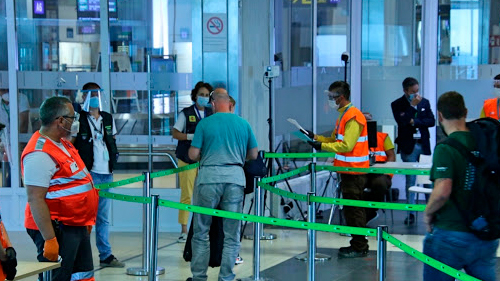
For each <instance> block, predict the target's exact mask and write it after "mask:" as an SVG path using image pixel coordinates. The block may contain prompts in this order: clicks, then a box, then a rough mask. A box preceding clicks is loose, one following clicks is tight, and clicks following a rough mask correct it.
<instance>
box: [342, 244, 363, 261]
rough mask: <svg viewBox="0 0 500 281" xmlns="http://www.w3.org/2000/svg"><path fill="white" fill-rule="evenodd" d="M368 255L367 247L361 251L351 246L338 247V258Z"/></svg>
mask: <svg viewBox="0 0 500 281" xmlns="http://www.w3.org/2000/svg"><path fill="white" fill-rule="evenodd" d="M366 256H368V249H366V250H363V251H356V250H354V248H353V247H352V246H349V247H342V248H340V249H339V253H338V257H339V258H362V257H366Z"/></svg>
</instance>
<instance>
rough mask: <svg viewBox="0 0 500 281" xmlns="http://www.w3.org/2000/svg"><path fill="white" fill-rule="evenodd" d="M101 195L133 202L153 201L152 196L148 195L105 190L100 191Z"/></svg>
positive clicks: (144, 202)
mask: <svg viewBox="0 0 500 281" xmlns="http://www.w3.org/2000/svg"><path fill="white" fill-rule="evenodd" d="M99 196H101V197H105V198H110V199H115V200H120V201H125V202H132V203H142V204H149V203H151V198H148V197H142V196H133V195H124V194H116V193H111V192H108V191H104V190H101V191H99Z"/></svg>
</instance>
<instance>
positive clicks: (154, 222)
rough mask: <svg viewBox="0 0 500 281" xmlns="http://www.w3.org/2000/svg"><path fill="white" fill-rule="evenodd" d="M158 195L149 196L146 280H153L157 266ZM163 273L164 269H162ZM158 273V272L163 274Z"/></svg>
mask: <svg viewBox="0 0 500 281" xmlns="http://www.w3.org/2000/svg"><path fill="white" fill-rule="evenodd" d="M159 197H160V196H159V195H158V194H154V195H152V196H151V197H150V198H151V209H150V211H151V214H152V216H151V222H150V224H151V230H150V232H149V240H150V242H149V246H150V249H149V268H148V280H149V281H155V279H156V275H157V268H158V216H159V210H158V200H159ZM163 273H165V271H163ZM163 273H160V274H163Z"/></svg>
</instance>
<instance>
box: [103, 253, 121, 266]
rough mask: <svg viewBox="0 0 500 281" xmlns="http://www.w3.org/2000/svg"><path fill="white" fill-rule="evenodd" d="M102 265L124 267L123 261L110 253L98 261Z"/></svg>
mask: <svg viewBox="0 0 500 281" xmlns="http://www.w3.org/2000/svg"><path fill="white" fill-rule="evenodd" d="M99 265H100V266H102V267H125V263H123V262H121V261H119V260H118V259H117V258H116V257H115V256H113V255H111V256H109V257H107V258H106V259H105V260H103V261H99Z"/></svg>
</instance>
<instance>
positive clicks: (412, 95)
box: [408, 94, 415, 102]
mask: <svg viewBox="0 0 500 281" xmlns="http://www.w3.org/2000/svg"><path fill="white" fill-rule="evenodd" d="M414 98H415V94H410V97H409V98H408V99H409V100H410V102H411V101H412V100H413V99H414Z"/></svg>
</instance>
